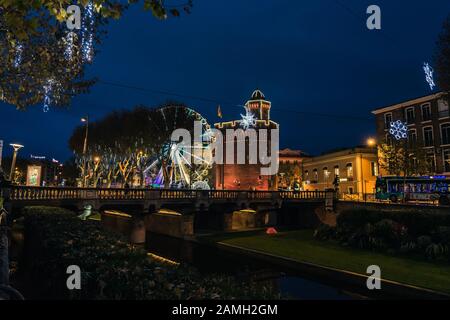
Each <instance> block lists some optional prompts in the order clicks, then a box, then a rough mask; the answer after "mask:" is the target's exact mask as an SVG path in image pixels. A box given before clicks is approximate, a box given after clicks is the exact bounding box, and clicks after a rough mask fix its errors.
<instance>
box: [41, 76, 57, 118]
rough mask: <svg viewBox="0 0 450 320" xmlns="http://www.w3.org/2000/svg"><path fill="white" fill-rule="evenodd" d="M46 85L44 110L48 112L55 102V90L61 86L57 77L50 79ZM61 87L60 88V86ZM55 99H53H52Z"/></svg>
mask: <svg viewBox="0 0 450 320" xmlns="http://www.w3.org/2000/svg"><path fill="white" fill-rule="evenodd" d="M43 87H44V106H43V108H42V111H44V112H48V111H49V110H50V105H51V104H52V102H55V101H54V100H56V98H55V91H56V90H57V89H58V88H59V87H60V85H58V83H57V82H56V81H55V79H48V80H47V82H46V84H45V85H44V86H43ZM59 89H60V88H59ZM52 99H53V100H52Z"/></svg>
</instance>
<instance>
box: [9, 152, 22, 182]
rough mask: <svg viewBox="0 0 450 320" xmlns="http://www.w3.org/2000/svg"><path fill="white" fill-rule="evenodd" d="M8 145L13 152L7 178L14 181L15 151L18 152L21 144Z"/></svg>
mask: <svg viewBox="0 0 450 320" xmlns="http://www.w3.org/2000/svg"><path fill="white" fill-rule="evenodd" d="M10 146H11V147H13V149H14V153H13V158H12V162H11V171H10V172H9V179H10V180H11V182H14V178H15V169H16V160H17V152H19V150H20V149H22V148H23V145H21V144H18V143H11V144H10Z"/></svg>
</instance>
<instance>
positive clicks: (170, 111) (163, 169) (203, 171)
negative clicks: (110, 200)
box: [144, 106, 213, 189]
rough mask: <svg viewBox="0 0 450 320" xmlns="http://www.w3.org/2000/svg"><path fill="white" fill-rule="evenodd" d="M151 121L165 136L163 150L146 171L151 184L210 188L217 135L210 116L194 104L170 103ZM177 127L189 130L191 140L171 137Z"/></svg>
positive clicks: (153, 116)
mask: <svg viewBox="0 0 450 320" xmlns="http://www.w3.org/2000/svg"><path fill="white" fill-rule="evenodd" d="M195 123H197V130H194V126H195ZM150 125H151V126H152V127H154V130H155V132H158V133H159V136H160V137H161V138H162V139H164V141H163V143H162V148H161V150H160V151H159V154H158V155H157V156H155V157H154V160H153V161H151V162H150V165H149V166H148V167H147V168H146V169H145V171H144V173H145V175H146V177H147V179H148V180H150V184H151V185H153V186H154V187H161V188H162V187H165V188H192V189H209V175H210V173H211V169H212V148H211V142H212V138H213V137H212V131H211V126H210V125H209V124H208V122H207V120H206V119H205V118H204V117H203V116H202V115H201V114H200V113H198V112H197V111H195V110H193V109H191V108H188V107H185V106H166V107H163V108H159V109H157V110H156V112H155V113H154V114H153V115H152V116H150ZM176 129H186V130H188V131H189V132H190V134H191V142H190V143H186V142H184V144H181V143H178V142H173V141H171V138H170V137H171V135H172V132H173V131H175V130H176ZM195 135H198V137H196V136H195Z"/></svg>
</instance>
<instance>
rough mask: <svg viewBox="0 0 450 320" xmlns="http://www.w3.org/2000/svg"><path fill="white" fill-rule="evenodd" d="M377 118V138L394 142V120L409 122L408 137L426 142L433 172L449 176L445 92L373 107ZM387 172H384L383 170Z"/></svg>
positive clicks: (449, 126)
mask: <svg viewBox="0 0 450 320" xmlns="http://www.w3.org/2000/svg"><path fill="white" fill-rule="evenodd" d="M372 113H373V114H374V115H375V118H376V126H377V140H378V142H379V143H387V144H391V143H392V139H394V138H395V137H393V136H392V134H390V132H389V131H390V130H389V129H390V127H391V123H393V122H396V121H399V120H400V121H401V122H403V123H405V124H406V126H407V136H406V139H407V141H408V142H409V143H411V144H412V145H420V146H423V149H424V151H425V153H426V160H427V162H428V164H429V165H428V167H429V168H430V169H431V172H430V174H432V175H435V174H443V175H447V176H450V111H449V105H448V103H447V101H446V100H445V98H444V94H443V93H442V92H440V93H436V94H432V95H428V96H424V97H420V98H416V99H412V100H408V101H404V102H401V103H397V104H394V105H390V106H386V107H383V108H379V109H376V110H374V111H372ZM382 173H383V175H384V172H382Z"/></svg>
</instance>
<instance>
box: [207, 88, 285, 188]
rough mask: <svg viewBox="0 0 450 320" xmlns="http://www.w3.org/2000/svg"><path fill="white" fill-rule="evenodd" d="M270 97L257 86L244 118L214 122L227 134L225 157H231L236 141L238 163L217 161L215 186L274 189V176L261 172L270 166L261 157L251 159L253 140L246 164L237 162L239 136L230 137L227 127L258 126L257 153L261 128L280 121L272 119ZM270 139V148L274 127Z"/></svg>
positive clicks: (275, 124) (268, 145)
mask: <svg viewBox="0 0 450 320" xmlns="http://www.w3.org/2000/svg"><path fill="white" fill-rule="evenodd" d="M271 106H272V105H271V103H270V101H268V100H266V98H265V96H264V94H263V93H262V92H261V91H260V90H258V89H257V90H255V91H254V92H253V93H252V95H251V97H250V99H249V100H248V101H247V102H246V103H245V106H244V108H245V115H242V119H241V120H233V121H227V122H219V123H216V124H215V125H214V127H215V128H216V129H218V130H221V131H222V134H223V139H224V143H223V158H224V159H226V158H227V145H228V144H229V143H233V144H234V159H235V161H234V164H223V165H220V164H217V165H216V166H215V187H216V189H217V190H271V189H272V188H273V186H272V177H270V176H261V167H267V165H262V164H261V163H260V161H259V157H258V160H257V163H256V164H250V163H249V151H250V148H249V142H248V141H246V148H245V164H237V161H236V159H237V139H232V141H227V137H226V130H227V129H233V130H238V129H245V128H247V127H248V128H252V129H255V131H256V134H257V150H256V151H257V154H259V145H260V143H262V142H261V141H260V132H259V130H260V129H268V130H270V129H277V128H278V124H277V123H276V122H273V121H272V120H270V108H271ZM244 117H246V118H251V119H252V121H251V123H250V125H249V123H247V124H246V123H245V120H244ZM267 137H268V139H267V141H265V143H266V144H267V150H270V131H268V136H267Z"/></svg>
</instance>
